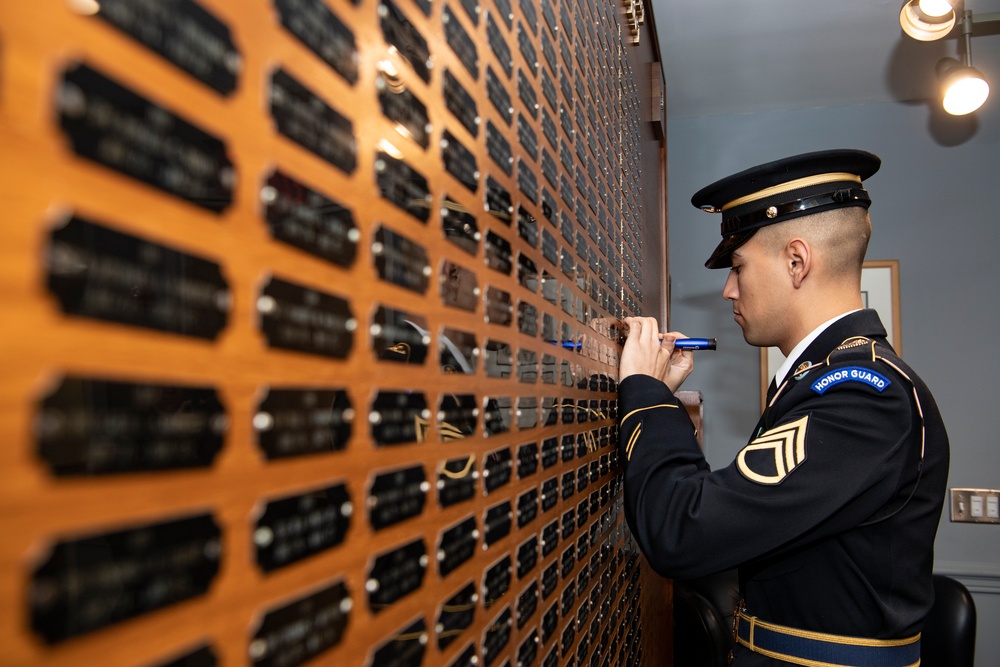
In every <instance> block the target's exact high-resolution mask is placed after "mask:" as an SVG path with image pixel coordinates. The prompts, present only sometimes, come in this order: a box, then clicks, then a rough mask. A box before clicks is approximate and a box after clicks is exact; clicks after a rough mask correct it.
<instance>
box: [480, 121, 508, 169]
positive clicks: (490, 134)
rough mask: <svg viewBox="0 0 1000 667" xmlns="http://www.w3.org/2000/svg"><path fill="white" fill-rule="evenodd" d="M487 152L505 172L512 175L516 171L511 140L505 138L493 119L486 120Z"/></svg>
mask: <svg viewBox="0 0 1000 667" xmlns="http://www.w3.org/2000/svg"><path fill="white" fill-rule="evenodd" d="M486 153H487V154H488V155H489V156H490V159H492V160H493V162H495V163H496V165H497V166H498V167H500V170H501V171H503V173H505V174H507V175H508V176H510V175H511V174H512V173H514V153H513V151H512V149H511V147H510V142H509V141H507V139H505V138H504V136H503V133H502V132H501V131H500V128H498V127H497V126H496V125H494V124H493V122H492V121H489V120H488V121H486Z"/></svg>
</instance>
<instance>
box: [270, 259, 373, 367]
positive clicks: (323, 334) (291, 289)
mask: <svg viewBox="0 0 1000 667" xmlns="http://www.w3.org/2000/svg"><path fill="white" fill-rule="evenodd" d="M257 311H258V313H259V314H260V328H261V331H263V333H264V337H265V338H266V340H267V344H268V346H269V347H280V348H283V349H287V350H295V351H298V352H307V353H309V354H319V355H323V356H326V357H334V358H338V359H343V358H345V357H347V355H348V354H349V353H350V351H351V347H353V345H354V330H355V328H357V321H356V320H355V319H354V316H353V315H352V314H351V307H350V304H348V303H347V301H346V300H345V299H342V298H340V297H339V296H334V295H333V294H328V293H326V292H320V291H319V290H314V289H311V288H309V287H305V286H303V285H297V284H295V283H291V282H287V281H285V280H281V279H280V278H274V277H271V278H270V279H269V280H268V281H267V284H266V285H264V289H262V290H261V294H260V296H259V297H258V298H257Z"/></svg>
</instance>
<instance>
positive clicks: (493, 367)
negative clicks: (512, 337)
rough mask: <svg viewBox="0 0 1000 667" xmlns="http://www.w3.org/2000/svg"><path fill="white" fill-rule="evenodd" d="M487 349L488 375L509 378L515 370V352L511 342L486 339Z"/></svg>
mask: <svg viewBox="0 0 1000 667" xmlns="http://www.w3.org/2000/svg"><path fill="white" fill-rule="evenodd" d="M485 349H486V361H485V364H484V365H485V366H486V376H487V377H494V378H509V377H510V376H511V374H512V372H513V370H514V352H513V350H512V349H511V347H510V344H509V343H504V342H502V341H498V340H492V339H490V340H487V341H486V345H485Z"/></svg>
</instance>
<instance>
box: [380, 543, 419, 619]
mask: <svg viewBox="0 0 1000 667" xmlns="http://www.w3.org/2000/svg"><path fill="white" fill-rule="evenodd" d="M426 571H427V547H426V546H425V545H424V541H423V540H422V539H417V540H413V541H412V542H409V543H408V544H405V545H403V546H401V547H399V548H398V549H394V550H392V551H388V552H386V553H383V554H380V555H378V556H376V557H375V561H374V563H373V564H372V567H371V569H370V570H369V571H368V580H367V581H366V582H365V590H366V591H367V592H368V607H369V609H371V611H372V613H373V614H377V613H379V612H380V611H382V610H384V609H385V608H386V607H388V606H389V605H391V604H392V603H393V602H396V601H397V600H399V599H401V598H403V597H404V596H406V595H409V594H410V593H412V592H413V591H415V590H417V589H418V588H420V586H421V585H423V582H424V574H425V573H426Z"/></svg>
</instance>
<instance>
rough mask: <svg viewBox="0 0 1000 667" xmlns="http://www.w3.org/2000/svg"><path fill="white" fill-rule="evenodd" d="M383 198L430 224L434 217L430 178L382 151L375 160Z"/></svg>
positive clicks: (377, 179) (379, 189)
mask: <svg viewBox="0 0 1000 667" xmlns="http://www.w3.org/2000/svg"><path fill="white" fill-rule="evenodd" d="M375 180H376V181H377V182H378V191H379V195H380V196H381V197H382V198H383V199H385V200H386V201H388V202H390V203H391V204H394V205H395V206H397V207H399V208H401V209H403V210H404V211H406V212H407V213H409V214H410V215H412V216H413V217H414V218H416V219H417V220H419V221H421V222H424V223H426V222H427V219H428V218H430V216H431V191H430V189H429V188H428V186H427V179H426V178H424V176H423V175H422V174H420V173H419V172H418V171H416V170H415V169H413V168H412V167H410V166H409V165H408V164H406V163H405V162H403V161H402V160H398V159H396V158H394V157H392V156H391V155H389V154H388V153H385V152H382V151H379V153H378V155H377V156H376V159H375Z"/></svg>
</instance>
